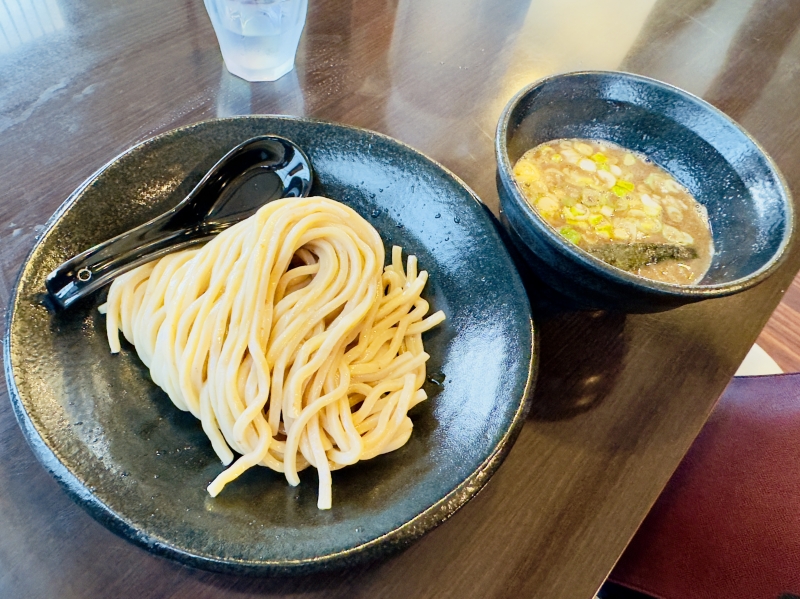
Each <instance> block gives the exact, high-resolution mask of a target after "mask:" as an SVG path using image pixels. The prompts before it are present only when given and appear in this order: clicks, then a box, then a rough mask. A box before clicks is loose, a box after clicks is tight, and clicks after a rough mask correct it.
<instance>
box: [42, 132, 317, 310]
mask: <svg viewBox="0 0 800 599" xmlns="http://www.w3.org/2000/svg"><path fill="white" fill-rule="evenodd" d="M256 176H258V179H257V180H255V181H253V184H251V185H248V186H245V187H243V184H244V183H246V182H247V181H249V180H250V179H253V178H254V177H256ZM312 179H313V173H312V170H311V164H310V162H309V160H308V157H307V156H306V155H305V154H304V153H303V151H302V150H301V149H300V148H298V147H297V146H296V145H294V144H293V143H292V142H291V141H289V140H288V139H284V138H282V137H278V136H275V135H263V136H260V137H254V138H252V139H248V140H247V141H245V142H243V143H241V144H239V145H238V146H236V147H235V148H233V149H232V150H231V151H230V152H228V153H227V154H225V156H223V157H222V158H221V159H220V160H219V162H217V163H216V164H215V165H214V166H213V167H212V168H211V170H210V171H208V173H206V175H205V176H204V177H203V179H202V180H201V181H200V183H198V184H197V185H196V186H195V188H194V189H193V190H192V191H191V193H190V194H189V195H188V196H186V197H185V198H184V199H183V200H182V201H181V202H180V203H179V204H178V205H177V206H175V207H174V208H173V209H172V210H170V211H168V212H165V213H164V214H162V215H161V216H158V217H156V218H154V219H153V220H151V221H149V222H147V223H145V224H143V225H141V226H139V227H136V228H135V229H132V230H130V231H128V232H126V233H123V234H122V235H118V236H117V237H114V238H113V239H109V240H108V241H104V242H103V243H101V244H99V245H96V246H94V247H93V248H90V249H88V250H86V251H85V252H81V253H80V254H78V255H77V256H75V257H74V258H71V259H70V260H67V261H66V262H64V263H63V264H62V265H61V266H59V267H58V268H56V269H55V270H54V271H53V272H51V273H50V274H49V275H47V279H46V280H45V285H46V287H47V291H48V293H49V294H50V297H51V298H52V300H53V302H54V303H55V305H56V307H57V308H62V309H63V308H68V307H69V306H70V305H72V304H73V303H74V302H76V301H77V300H79V299H81V298H82V297H85V296H87V295H89V294H90V293H92V292H93V291H96V290H97V289H99V288H100V287H102V286H103V285H105V284H107V283H109V282H111V280H112V279H114V277H117V276H119V275H121V274H122V273H124V272H127V271H129V270H131V269H133V268H135V267H137V266H139V265H141V264H144V263H146V262H149V261H151V260H154V259H155V258H159V257H161V256H164V255H165V254H169V253H171V252H175V251H177V250H181V249H185V248H187V247H189V246H192V245H195V244H198V243H203V242H204V241H207V240H208V239H209V238H211V237H213V236H214V235H217V234H218V233H220V232H221V231H223V230H225V229H227V228H228V227H230V226H231V225H233V224H234V223H237V222H239V221H241V220H243V219H245V218H247V217H248V216H251V215H252V214H254V213H255V212H256V210H258V209H259V208H260V207H261V206H263V205H264V204H266V203H267V202H269V201H271V200H275V199H278V198H283V197H295V198H299V197H305V196H307V195H308V193H309V191H310V190H311V181H312ZM237 192H238V193H237Z"/></svg>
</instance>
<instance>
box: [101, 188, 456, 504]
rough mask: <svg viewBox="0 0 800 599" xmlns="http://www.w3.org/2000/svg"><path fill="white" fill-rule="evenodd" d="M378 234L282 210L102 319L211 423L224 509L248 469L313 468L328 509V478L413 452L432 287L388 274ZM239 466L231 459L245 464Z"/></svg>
mask: <svg viewBox="0 0 800 599" xmlns="http://www.w3.org/2000/svg"><path fill="white" fill-rule="evenodd" d="M383 265H384V250H383V243H382V242H381V238H380V236H379V235H378V232H377V231H376V230H375V229H374V227H372V225H370V224H369V223H368V222H367V221H366V220H364V219H363V218H361V216H359V215H358V214H357V213H356V212H355V211H353V210H352V209H350V208H348V207H347V206H344V205H343V204H340V203H338V202H335V201H333V200H330V199H327V198H322V197H312V198H304V199H294V198H292V199H286V200H277V201H274V202H271V203H269V204H267V205H265V206H264V207H263V208H261V209H260V210H259V211H258V212H257V213H256V214H255V215H253V216H252V217H250V218H248V219H247V220H244V221H242V222H240V223H237V224H236V225H234V226H232V227H231V228H229V229H227V230H226V231H224V232H222V233H221V234H219V235H218V236H217V237H215V238H214V239H212V240H211V241H210V242H209V243H207V244H206V245H205V246H203V247H201V248H199V249H192V250H186V251H182V252H176V253H174V254H169V255H167V256H165V257H163V258H161V259H159V260H156V261H154V262H151V263H149V264H145V265H143V266H140V267H138V268H136V269H135V270H132V271H130V272H128V273H126V274H124V275H122V276H120V277H119V278H117V279H116V280H115V281H114V282H113V284H112V285H111V288H110V290H109V293H108V300H107V302H106V303H105V304H104V305H103V306H101V307H100V310H101V312H105V313H106V315H107V321H106V326H107V333H108V342H109V345H110V347H111V351H112V352H113V353H117V352H119V351H120V341H119V331H120V330H121V331H122V333H123V335H124V336H125V338H126V339H127V340H128V341H129V342H130V343H132V344H133V345H134V346H135V348H136V351H137V353H138V355H139V356H140V358H141V360H142V362H144V364H145V365H146V366H148V367H149V368H150V374H151V376H152V378H153V381H154V382H155V383H156V384H157V385H159V386H160V387H161V388H162V389H163V390H164V391H166V393H167V395H169V397H170V399H171V400H172V401H173V402H174V403H175V405H176V406H177V407H178V408H180V409H182V410H187V411H189V412H191V413H192V414H193V415H194V416H195V417H197V418H198V419H199V420H200V422H201V423H202V427H203V430H204V431H205V433H206V435H207V436H208V438H209V439H210V441H211V444H212V446H213V448H214V451H215V452H216V453H217V455H218V456H219V458H220V460H222V462H223V464H225V465H226V466H228V467H227V469H226V470H224V471H223V472H222V473H221V474H219V476H217V478H216V479H215V480H214V481H212V482H211V484H210V485H209V486H208V492H209V493H210V494H211V495H212V496H216V495H217V494H218V493H219V492H220V491H222V489H223V487H225V485H226V484H228V483H229V482H231V481H232V480H234V479H235V478H236V477H238V476H239V475H240V474H242V473H243V472H244V471H245V470H247V469H248V468H250V467H252V466H255V465H262V466H267V467H268V468H272V469H273V470H276V471H278V472H283V473H285V476H286V479H287V480H288V481H289V483H290V484H292V485H297V484H298V483H299V482H300V479H299V477H298V472H299V471H300V470H303V469H304V468H306V467H308V466H309V465H311V466H313V467H315V468H316V469H317V472H318V476H319V496H318V507H319V508H320V509H328V508H330V507H331V471H332V470H336V469H338V468H342V467H344V466H347V465H350V464H355V463H356V462H358V461H359V460H366V459H370V458H372V457H375V456H377V455H379V454H383V453H387V452H389V451H393V450H395V449H397V448H399V447H401V446H402V445H404V444H405V443H406V441H407V440H408V439H409V437H410V435H411V429H412V423H411V420H410V418H409V417H408V415H407V413H408V411H409V410H410V409H411V408H412V407H414V406H415V405H416V404H418V403H419V402H421V401H423V400H424V399H426V395H425V391H423V390H422V388H421V386H422V384H423V382H424V380H425V362H426V360H427V359H428V354H426V353H425V351H424V348H423V345H422V337H421V335H422V333H423V332H424V331H427V330H428V329H430V328H431V327H433V326H435V325H436V324H438V323H440V322H442V321H443V320H444V314H443V313H442V312H441V311H440V312H436V313H435V314H432V315H430V316H427V317H425V315H426V313H427V312H428V302H426V301H425V300H424V299H422V297H421V296H420V293H421V292H422V289H423V287H424V286H425V282H426V281H427V276H428V275H427V273H426V272H425V271H420V272H418V271H417V261H416V258H415V257H414V256H409V258H408V263H407V266H406V268H405V269H404V268H403V263H402V253H401V249H400V248H399V247H394V248H393V250H392V256H391V263H390V264H389V265H387V266H386V267H385V268H384V266H383ZM233 452H236V453H238V454H239V457H238V458H237V459H235V460H234V453H233Z"/></svg>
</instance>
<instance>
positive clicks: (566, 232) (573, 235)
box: [559, 227, 581, 245]
mask: <svg viewBox="0 0 800 599" xmlns="http://www.w3.org/2000/svg"><path fill="white" fill-rule="evenodd" d="M559 233H561V235H562V236H563V237H564V239H566V240H567V241H571V242H572V243H574V244H576V245H577V244H578V243H579V242H580V240H581V234H580V233H578V232H577V231H576V230H575V229H573V228H572V227H561V229H560V230H559Z"/></svg>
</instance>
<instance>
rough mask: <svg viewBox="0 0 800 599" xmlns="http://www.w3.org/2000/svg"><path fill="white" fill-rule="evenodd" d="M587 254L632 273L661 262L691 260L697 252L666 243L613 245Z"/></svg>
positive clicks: (597, 248)
mask: <svg viewBox="0 0 800 599" xmlns="http://www.w3.org/2000/svg"><path fill="white" fill-rule="evenodd" d="M588 252H589V253H590V254H591V255H592V256H594V257H595V258H600V260H602V261H603V262H606V263H608V264H610V265H611V266H616V267H617V268H621V269H622V270H628V271H634V270H637V269H639V268H641V267H642V266H647V265H648V264H656V263H658V262H661V261H662V260H691V259H692V258H697V250H695V249H694V248H693V247H687V246H685V245H671V244H668V243H614V244H611V245H603V246H600V247H595V248H591V249H589V250H588Z"/></svg>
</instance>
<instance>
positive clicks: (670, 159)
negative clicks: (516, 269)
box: [495, 72, 794, 311]
mask: <svg viewBox="0 0 800 599" xmlns="http://www.w3.org/2000/svg"><path fill="white" fill-rule="evenodd" d="M558 138H592V139H603V140H607V141H611V142H614V143H616V144H619V145H620V146H623V147H626V148H629V149H631V150H635V151H637V152H641V153H643V154H645V155H647V156H648V157H649V158H651V159H652V160H653V161H654V162H655V163H657V164H658V165H660V166H661V167H663V168H664V169H666V170H667V171H668V172H670V173H671V174H672V175H673V176H674V177H675V178H676V179H677V180H678V181H679V182H681V183H682V184H683V185H685V186H686V187H687V188H688V189H689V191H691V193H692V194H693V195H694V197H695V198H696V199H697V200H698V201H699V202H701V203H702V204H703V205H704V206H705V207H706V208H707V209H708V216H709V221H710V224H711V231H712V234H713V238H714V247H715V255H714V259H713V261H712V264H711V267H710V269H709V271H708V273H707V274H706V276H705V277H704V278H703V280H702V281H700V282H699V283H698V284H696V285H671V284H665V283H658V282H656V281H650V280H647V279H644V278H641V277H637V276H634V275H632V274H630V273H627V272H624V271H622V270H618V269H616V268H613V267H611V266H609V265H607V264H606V263H604V262H602V261H601V260H599V259H597V258H594V257H593V256H590V255H589V254H588V253H586V252H584V251H582V250H580V249H579V248H577V246H575V245H574V244H571V243H570V242H568V241H566V240H565V239H564V238H563V237H561V235H559V234H558V233H557V232H556V231H555V230H554V229H553V228H551V227H550V226H549V225H547V223H545V222H544V221H543V220H542V219H541V218H539V216H538V214H537V213H536V211H535V210H534V209H533V208H532V207H531V206H530V205H529V204H528V203H527V201H526V200H525V198H524V196H523V195H522V192H521V191H520V189H519V187H518V186H517V184H516V182H515V181H514V177H513V173H512V170H511V169H512V167H513V164H514V163H515V162H516V161H517V160H518V159H519V157H520V156H521V155H522V154H523V153H524V152H525V151H526V150H528V149H530V148H532V147H535V146H537V145H539V144H540V143H543V142H545V141H549V140H551V139H558ZM495 149H496V154H497V165H498V167H497V168H498V170H497V188H498V191H499V194H500V202H501V206H502V209H503V212H504V214H505V217H506V219H507V221H508V224H509V225H510V229H511V233H512V237H513V238H514V239H515V240H516V241H517V242H518V244H519V246H520V249H521V250H522V251H523V253H524V254H526V256H527V258H528V262H529V263H530V265H531V266H532V267H533V268H534V270H535V271H536V272H537V274H538V275H539V276H540V277H541V278H542V279H543V280H544V281H545V282H547V283H548V284H550V285H551V286H552V287H554V288H555V289H557V290H558V291H560V292H561V293H563V294H564V295H566V296H568V297H569V298H570V299H571V300H572V301H573V302H574V303H575V304H576V305H578V306H581V307H589V308H591V307H598V308H616V309H623V310H630V311H649V310H661V309H666V308H669V307H672V306H676V305H679V304H681V303H686V302H691V301H697V300H702V299H706V298H711V297H719V296H723V295H730V294H732V293H737V292H739V291H742V290H744V289H747V288H749V287H752V286H753V285H755V284H757V283H759V282H760V281H763V280H764V279H765V278H766V277H767V276H769V275H770V274H771V273H772V272H773V271H774V269H775V268H776V267H777V265H778V264H779V262H780V259H781V257H782V256H783V255H784V252H785V249H786V248H787V246H788V245H789V242H790V239H791V237H792V234H793V230H794V213H793V209H792V202H791V197H790V195H789V191H788V188H787V186H786V184H785V182H784V180H783V177H782V176H781V174H780V173H779V172H778V169H777V167H776V166H775V164H774V163H773V162H772V160H771V159H770V158H769V157H768V156H767V155H766V153H765V152H764V150H763V149H762V148H761V147H760V146H759V145H758V143H757V142H756V141H755V140H753V139H752V137H750V136H749V135H748V134H747V133H746V132H745V131H744V130H743V129H742V128H741V127H739V126H738V125H737V124H736V123H735V122H733V121H732V120H731V119H730V118H729V117H727V116H726V115H725V114H723V113H722V112H720V111H719V110H717V109H716V108H714V107H713V106H711V105H710V104H708V103H706V102H704V101H703V100H701V99H699V98H697V97H695V96H692V95H690V94H688V93H686V92H684V91H682V90H679V89H677V88H675V87H672V86H670V85H667V84H665V83H661V82H659V81H655V80H653V79H648V78H646V77H640V76H638V75H631V74H628V73H619V72H579V73H567V74H564V75H556V76H553V77H548V78H546V79H542V80H540V81H537V82H536V83H533V84H532V85H530V86H529V87H527V88H525V89H523V90H522V91H521V92H519V93H518V94H517V95H516V96H515V97H514V98H513V99H512V100H511V101H510V102H509V103H508V105H507V106H506V108H505V110H504V111H503V114H502V116H501V117H500V122H499V124H498V128H497V137H496V148H495Z"/></svg>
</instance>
